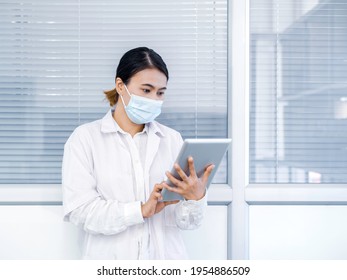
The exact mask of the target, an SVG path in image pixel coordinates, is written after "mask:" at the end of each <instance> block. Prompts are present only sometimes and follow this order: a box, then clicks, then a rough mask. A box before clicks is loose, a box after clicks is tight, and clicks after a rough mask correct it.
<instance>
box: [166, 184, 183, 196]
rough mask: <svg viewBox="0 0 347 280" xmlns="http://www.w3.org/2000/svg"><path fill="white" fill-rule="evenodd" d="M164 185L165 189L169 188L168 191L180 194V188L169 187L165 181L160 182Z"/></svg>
mask: <svg viewBox="0 0 347 280" xmlns="http://www.w3.org/2000/svg"><path fill="white" fill-rule="evenodd" d="M162 185H163V186H164V188H165V189H167V190H169V191H170V192H174V193H178V194H182V190H181V189H180V188H177V187H171V186H169V185H168V184H166V183H163V184H162Z"/></svg>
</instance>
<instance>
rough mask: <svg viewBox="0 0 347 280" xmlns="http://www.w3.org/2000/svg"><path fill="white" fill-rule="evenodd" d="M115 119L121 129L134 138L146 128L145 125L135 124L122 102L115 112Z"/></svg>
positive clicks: (117, 105) (118, 103)
mask: <svg viewBox="0 0 347 280" xmlns="http://www.w3.org/2000/svg"><path fill="white" fill-rule="evenodd" d="M113 118H114V119H115V121H116V122H117V124H118V125H119V127H120V128H121V129H123V130H124V131H125V132H128V133H129V134H130V135H131V136H132V137H134V135H135V134H136V133H138V132H141V131H142V130H143V128H144V126H145V125H144V124H136V123H133V122H132V121H131V120H130V119H129V118H128V116H127V114H126V112H125V109H124V106H123V104H122V102H121V101H119V102H117V104H116V108H115V110H114V112H113Z"/></svg>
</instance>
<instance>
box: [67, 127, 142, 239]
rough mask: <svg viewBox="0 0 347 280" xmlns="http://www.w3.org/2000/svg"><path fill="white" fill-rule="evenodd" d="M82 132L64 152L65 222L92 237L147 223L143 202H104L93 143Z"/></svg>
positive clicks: (71, 140) (76, 135) (77, 134)
mask: <svg viewBox="0 0 347 280" xmlns="http://www.w3.org/2000/svg"><path fill="white" fill-rule="evenodd" d="M88 136H89V135H88V134H87V133H85V132H84V133H82V132H81V131H79V130H78V129H77V130H76V131H75V132H74V133H73V134H72V135H71V137H70V138H69V140H68V141H67V143H66V144H65V149H64V158H63V168H62V186H63V206H64V219H65V221H71V222H72V223H74V224H76V225H79V226H82V227H83V228H84V229H85V230H86V231H88V232H90V233H95V234H97V233H100V234H105V235H110V234H116V233H119V232H122V231H124V230H126V229H127V227H129V226H132V225H135V224H140V223H143V222H144V220H143V217H142V213H141V202H140V201H134V202H127V203H121V202H119V201H116V200H110V199H104V198H103V196H102V194H101V193H100V192H99V191H98V187H97V181H96V178H95V175H94V170H93V165H94V160H93V156H92V151H91V149H92V147H93V143H92V142H91V140H90V138H89V137H88Z"/></svg>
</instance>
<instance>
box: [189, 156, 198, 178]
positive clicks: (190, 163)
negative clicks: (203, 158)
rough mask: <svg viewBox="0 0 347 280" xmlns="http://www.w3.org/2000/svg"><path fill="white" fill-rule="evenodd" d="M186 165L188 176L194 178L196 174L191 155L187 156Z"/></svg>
mask: <svg viewBox="0 0 347 280" xmlns="http://www.w3.org/2000/svg"><path fill="white" fill-rule="evenodd" d="M188 166H189V172H190V176H191V177H193V178H196V177H197V176H196V171H195V166H194V160H193V157H189V158H188Z"/></svg>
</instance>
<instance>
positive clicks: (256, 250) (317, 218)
mask: <svg viewBox="0 0 347 280" xmlns="http://www.w3.org/2000/svg"><path fill="white" fill-rule="evenodd" d="M249 215H250V216H249V222H250V226H249V250H250V252H249V257H250V259H258V260H259V259H267V260H271V259H284V260H286V259H302V260H305V259H312V260H317V259H322V260H325V259H330V260H334V259H335V260H336V259H344V260H345V259H347V238H346V236H347V222H346V217H347V206H338V205H257V206H250V209H249Z"/></svg>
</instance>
